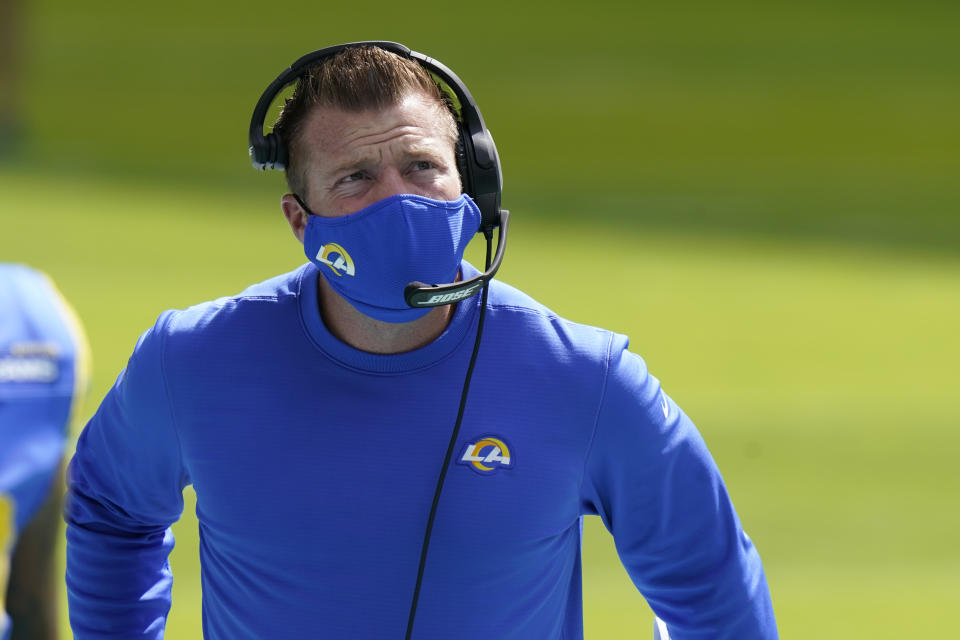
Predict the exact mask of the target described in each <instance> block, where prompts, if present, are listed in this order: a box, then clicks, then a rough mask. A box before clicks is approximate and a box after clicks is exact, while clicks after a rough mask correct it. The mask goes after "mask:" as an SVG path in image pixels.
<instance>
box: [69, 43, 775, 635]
mask: <svg viewBox="0 0 960 640" xmlns="http://www.w3.org/2000/svg"><path fill="white" fill-rule="evenodd" d="M334 49H336V52H335V51H329V52H326V50H324V51H321V52H317V53H316V54H314V55H312V56H310V60H311V61H314V60H315V63H313V64H311V65H310V66H309V67H307V68H305V69H303V73H302V74H301V75H300V76H299V78H300V80H299V83H298V86H297V89H296V90H295V92H294V94H293V97H292V98H291V99H290V100H289V101H288V102H287V103H286V105H285V107H284V109H283V112H282V114H281V116H280V119H279V121H278V122H277V124H276V125H275V127H274V132H273V134H271V135H273V136H274V137H273V138H271V141H272V143H274V144H281V145H282V146H283V148H285V149H286V150H287V152H288V157H284V156H285V155H287V154H286V153H285V154H275V155H273V156H272V157H271V158H269V159H265V158H261V151H262V150H263V149H262V148H259V147H258V145H259V144H260V142H259V141H256V142H254V149H253V156H254V161H255V164H260V165H262V166H266V165H271V167H272V168H280V167H281V166H282V167H284V168H286V171H287V181H288V184H289V187H290V191H291V192H290V193H287V194H286V195H284V196H283V197H282V199H281V207H282V210H283V213H284V216H285V217H286V219H287V222H288V224H289V226H290V228H291V230H292V231H293V233H294V235H295V236H296V238H297V239H298V241H299V242H301V243H303V245H304V251H305V252H306V255H307V258H308V259H309V261H310V262H309V263H307V264H305V265H304V266H302V267H301V268H299V269H297V270H295V271H293V272H291V273H288V274H285V275H281V276H277V277H275V278H273V279H271V280H268V281H266V282H263V283H261V284H257V285H253V286H252V287H250V288H249V289H247V290H246V291H245V292H243V293H241V294H239V295H236V296H232V297H227V298H221V299H219V300H216V301H213V302H208V303H204V304H200V305H197V306H194V307H191V308H189V309H186V310H181V311H167V312H164V313H163V314H161V316H160V318H159V320H158V321H157V323H156V325H155V326H154V327H153V328H152V329H150V330H148V331H147V332H146V333H144V334H143V335H142V336H141V338H140V340H139V342H138V343H137V345H136V347H135V349H134V353H133V355H132V356H131V358H130V361H129V363H128V365H127V367H126V369H125V370H124V372H123V373H121V375H120V376H119V378H118V379H117V382H116V384H115V386H114V387H113V388H112V389H111V390H110V391H109V392H108V394H107V396H106V398H105V399H104V401H103V403H102V404H101V406H100V408H99V410H98V411H97V413H96V415H95V416H94V417H93V418H92V419H91V421H90V422H89V423H88V424H87V426H86V428H85V429H84V431H83V433H82V434H81V436H80V439H79V441H78V444H77V452H76V455H75V456H74V458H73V460H72V462H71V464H70V469H69V472H68V476H69V490H70V494H69V495H70V499H69V503H68V509H67V524H68V527H67V591H68V597H69V600H70V619H71V625H72V627H73V630H74V633H75V637H76V638H77V639H78V640H87V639H94V638H112V637H124V638H133V637H137V638H161V637H162V636H163V632H164V626H165V623H166V616H167V613H168V611H169V608H170V605H171V597H172V596H171V586H172V575H171V572H170V567H169V564H168V554H169V552H170V550H171V548H172V547H173V536H172V533H171V531H170V528H169V527H170V525H171V524H172V523H173V522H175V521H176V520H177V519H178V518H179V517H180V515H181V513H182V510H183V493H182V492H183V489H184V487H186V486H187V485H188V484H192V485H193V486H194V489H195V491H196V495H197V516H198V521H199V528H200V563H201V575H202V584H203V633H204V636H205V637H207V638H212V639H218V640H238V639H242V638H261V639H267V638H308V637H323V638H336V639H340V638H356V639H367V638H369V639H380V638H401V637H406V638H420V639H427V638H433V639H444V640H447V639H450V638H457V639H458V640H463V639H471V638H478V639H479V638H484V639H486V638H497V639H498V640H509V639H516V640H531V639H535V640H542V639H547V638H550V639H553V638H568V639H569V640H574V639H576V638H582V637H583V623H582V604H581V593H580V561H581V558H580V537H581V523H582V516H584V515H600V516H601V517H602V518H603V520H604V522H605V524H606V525H607V527H608V528H609V529H610V531H611V532H612V534H613V537H614V539H615V541H616V544H617V548H618V550H619V552H620V557H621V559H622V561H623V564H624V567H625V568H626V570H627V571H628V573H629V574H630V576H631V577H632V578H633V580H634V582H635V584H636V585H637V587H638V588H639V589H640V591H641V592H642V593H643V595H644V596H645V597H646V598H647V600H648V601H649V602H650V604H651V607H652V608H653V610H654V612H655V613H656V614H657V615H658V616H659V617H660V618H662V619H663V620H664V621H665V622H666V626H665V627H664V626H663V625H661V626H660V627H658V630H659V632H660V633H661V634H662V633H664V632H665V631H666V628H669V630H670V633H671V634H672V635H673V636H674V638H675V639H677V640H684V639H688V638H711V639H714V640H716V639H721V638H738V639H741V640H745V639H760V638H762V639H769V638H775V637H777V631H776V624H775V622H774V617H773V611H772V606H771V602H770V595H769V592H768V588H767V584H766V578H765V576H764V572H763V568H762V566H761V562H760V558H759V555H758V554H757V551H756V549H755V548H754V546H753V544H752V542H751V541H750V539H749V538H748V537H747V536H746V534H745V533H744V531H743V529H742V527H741V525H740V522H739V520H738V518H737V515H736V513H735V511H734V509H733V505H732V503H731V502H730V499H729V497H728V495H727V492H726V489H725V487H724V484H723V480H722V479H721V477H720V473H719V471H718V470H717V467H716V465H715V463H714V461H713V459H712V458H711V456H710V454H709V452H708V451H707V449H706V446H705V444H704V443H703V440H702V439H701V437H700V435H699V433H698V432H697V430H696V428H695V427H694V426H693V424H692V422H691V421H690V420H689V418H688V417H687V416H686V415H685V414H684V413H683V412H682V411H681V410H680V408H679V407H678V406H677V404H676V403H675V402H674V401H673V400H671V399H670V398H669V397H668V396H667V395H666V394H665V393H664V392H663V391H662V390H661V388H660V383H659V381H658V380H657V379H656V378H654V377H653V376H652V375H650V374H649V373H648V372H647V370H646V365H645V364H644V362H643V361H642V360H641V359H640V357H638V356H636V355H634V354H632V353H630V352H629V351H628V350H627V340H626V338H625V337H624V336H618V335H616V334H613V333H611V332H608V331H604V330H601V329H597V328H593V327H586V326H583V325H578V324H575V323H572V322H569V321H567V320H564V319H562V318H559V317H557V316H556V315H555V314H554V313H552V312H551V311H550V310H548V309H546V308H544V307H543V306H542V305H539V304H538V303H536V302H535V301H534V300H532V299H531V298H529V297H527V296H526V295H525V294H523V293H521V292H519V291H517V290H516V289H513V288H512V287H510V286H508V285H505V284H503V283H500V282H498V281H493V282H491V283H490V284H489V285H484V282H485V281H484V279H483V278H485V277H486V276H483V277H481V276H479V271H478V270H477V269H476V268H474V267H473V266H472V265H470V264H469V263H467V262H466V261H462V256H463V251H464V246H465V245H466V244H467V242H469V240H470V239H471V238H473V237H474V236H475V234H476V233H477V232H478V230H479V229H483V230H484V234H485V235H486V236H487V239H488V256H487V262H488V264H489V263H490V262H491V258H490V247H491V244H490V242H491V236H492V228H489V227H485V226H484V225H485V222H484V221H485V220H487V215H488V211H489V208H490V206H491V205H493V207H494V212H493V213H494V214H496V213H497V209H498V208H499V178H497V179H496V180H495V182H496V187H495V189H494V191H495V194H494V195H495V196H496V197H495V198H492V199H491V198H490V197H489V196H490V195H491V194H490V193H489V192H486V191H484V190H482V189H478V187H477V185H478V184H479V183H480V180H479V178H478V176H487V175H488V174H486V173H484V171H493V170H496V173H497V174H498V173H499V167H498V165H497V166H494V165H495V161H494V160H493V159H492V158H493V156H495V150H494V149H493V148H492V139H490V141H489V143H490V144H489V146H487V147H485V148H484V151H485V152H486V156H485V160H484V159H481V158H480V157H479V156H476V155H475V156H471V149H474V150H476V149H477V148H478V145H480V146H483V145H485V144H486V142H485V136H486V135H488V134H487V133H486V131H485V128H483V127H482V119H480V118H479V113H478V112H477V114H476V115H471V111H470V109H468V108H467V107H468V105H469V103H470V102H472V98H469V96H468V95H467V94H466V93H464V92H462V91H461V92H460V93H457V92H454V93H455V94H456V95H455V96H454V97H451V93H450V92H449V87H447V88H444V87H442V86H441V87H438V84H437V76H436V75H434V76H431V75H429V74H428V71H429V72H431V73H437V72H438V70H437V69H436V67H434V68H433V69H431V68H430V67H429V66H427V65H430V64H431V63H430V62H427V60H429V59H421V58H411V57H409V55H410V52H409V51H405V54H406V55H398V54H397V53H396V51H398V49H396V48H394V49H393V50H387V49H388V47H384V46H366V47H360V46H356V45H353V46H345V47H343V48H339V47H338V48H334ZM401 49H402V47H401ZM400 53H404V50H400ZM298 69H299V67H298V66H297V65H294V67H292V68H291V73H299V71H298ZM288 80H289V82H294V81H296V76H295V75H294V76H293V77H291V78H286V76H284V75H282V76H281V77H280V78H278V79H277V80H276V81H274V83H273V84H271V87H273V88H277V91H279V87H281V86H283V85H284V84H285V82H287V81H288ZM270 92H271V89H268V91H267V92H266V93H265V94H264V97H262V98H261V101H260V104H259V105H258V110H259V109H260V107H261V106H262V105H264V104H266V105H269V103H270V101H271V99H272V97H273V95H271V93H270ZM274 95H275V94H274ZM454 98H456V99H454ZM457 103H459V104H457ZM265 112H266V107H264V110H263V113H264V114H265ZM260 125H262V122H261V123H259V124H258V123H257V117H256V112H255V117H254V122H253V124H252V125H251V130H252V131H255V130H256V129H258V128H260V129H262V127H261V126H260ZM466 132H469V133H466ZM259 133H260V136H261V140H263V138H262V130H261V131H260V132H259ZM251 135H252V136H253V137H254V138H255V137H256V134H254V133H252V134H251ZM467 135H470V136H471V137H470V141H471V142H470V145H472V146H470V145H467V140H466V139H465V137H466V136H467ZM263 148H267V145H264V147H263ZM480 155H483V154H480ZM499 213H500V216H501V217H500V218H499V222H498V225H499V226H500V229H501V237H500V243H501V244H502V243H503V241H504V235H505V233H506V230H505V226H506V220H507V214H506V213H505V212H499ZM488 231H489V233H487V232H488ZM250 249H252V248H238V250H240V251H239V253H242V251H244V250H250ZM494 264H497V263H496V261H495V260H494ZM488 273H489V275H491V277H492V271H488ZM478 277H480V278H481V279H479V280H477V278H478ZM415 281H419V282H426V283H451V284H450V285H449V286H445V287H444V288H441V289H439V291H442V292H443V293H435V294H434V295H431V291H432V292H436V291H438V289H436V288H431V287H429V286H428V287H425V289H426V296H428V299H425V300H426V302H427V304H428V305H430V304H434V303H436V304H439V305H440V306H425V307H421V306H417V305H416V304H415V301H416V300H415V299H414V298H411V297H405V296H406V294H405V293H404V292H405V291H408V290H409V289H410V287H413V289H414V290H419V288H418V287H416V286H413V285H408V283H413V282H415ZM405 285H406V288H405ZM451 287H452V288H451ZM481 289H482V293H480V294H479V295H474V294H477V293H478V292H480V291H481ZM632 294H633V292H631V293H630V294H629V295H632ZM447 303H451V304H447ZM481 335H482V338H483V340H482V342H481V340H480V337H481ZM445 451H446V454H445V453H444V452H445ZM445 456H446V457H445ZM441 461H443V463H442V464H441ZM638 597H639V596H638Z"/></svg>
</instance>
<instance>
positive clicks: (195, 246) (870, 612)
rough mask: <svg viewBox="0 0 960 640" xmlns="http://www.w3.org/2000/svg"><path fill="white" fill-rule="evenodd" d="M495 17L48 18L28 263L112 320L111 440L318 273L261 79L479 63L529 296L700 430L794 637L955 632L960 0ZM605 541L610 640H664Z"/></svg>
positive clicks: (5, 194) (79, 303)
mask: <svg viewBox="0 0 960 640" xmlns="http://www.w3.org/2000/svg"><path fill="white" fill-rule="evenodd" d="M476 9H477V10H476V11H475V12H474V13H475V15H473V16H472V17H471V19H470V20H469V21H468V20H466V18H465V15H464V13H463V9H462V8H458V7H454V6H451V5H449V3H432V2H429V1H428V2H426V3H421V4H419V5H417V7H416V8H415V10H414V9H413V8H411V7H402V8H401V7H398V6H396V5H395V4H389V3H385V2H376V1H375V2H373V3H372V5H369V4H368V5H364V6H363V7H353V6H352V5H338V6H335V7H334V6H326V5H324V6H320V5H311V6H309V7H304V6H302V4H301V3H295V2H292V1H291V0H279V1H278V2H274V3H272V4H271V5H270V7H269V10H267V9H265V8H264V7H262V6H261V5H260V4H257V3H253V2H252V1H250V0H241V1H239V2H236V3H232V4H231V5H230V10H229V14H225V13H223V11H224V9H223V8H222V7H221V6H220V5H214V4H213V3H208V4H196V3H192V2H186V0H172V1H171V2H167V3H164V4H163V6H162V7H159V6H158V7H153V8H149V9H144V8H143V7H141V6H139V5H135V4H122V3H117V2H114V1H112V0H92V1H91V2H87V3H83V4H82V5H77V4H76V3H67V2H65V1H64V0H44V1H43V2H39V3H33V4H32V5H31V7H30V9H29V12H28V17H29V20H28V24H27V35H28V38H27V44H28V54H29V55H28V56H27V58H26V65H27V70H28V75H27V76H26V77H25V79H24V91H23V96H22V97H23V104H24V113H25V120H26V124H27V128H28V132H29V137H28V138H27V139H26V140H25V143H24V146H23V148H22V149H21V150H20V155H19V156H18V157H17V159H16V160H17V161H16V163H14V161H13V159H10V158H8V159H7V161H6V163H5V164H0V260H3V261H15V262H16V261H22V262H26V263H29V264H32V265H34V266H37V267H39V268H42V269H44V270H46V271H47V272H48V273H50V274H51V276H53V278H54V279H55V280H56V281H57V283H58V284H59V286H60V287H61V289H62V290H63V291H64V293H65V294H66V295H67V297H68V298H69V299H70V300H71V301H72V302H73V304H74V305H75V307H76V308H77V310H78V312H79V314H80V316H81V317H82V318H83V321H84V323H85V325H86V327H87V330H88V333H89V336H90V341H91V345H92V348H93V356H94V380H93V389H92V392H91V399H90V402H89V403H88V405H87V407H86V411H85V414H86V415H87V416H88V415H89V414H90V413H92V411H93V410H94V409H95V407H96V404H97V403H98V402H99V400H100V398H102V396H103V394H104V393H105V391H106V389H107V388H108V387H109V385H110V384H111V383H112V382H113V379H114V377H115V376H116V375H117V373H118V372H119V371H120V369H121V368H122V367H123V365H124V363H125V361H126V358H127V357H128V356H129V353H130V350H131V349H132V347H133V345H134V343H135V341H136V339H137V336H138V335H139V334H140V332H141V331H143V330H144V329H145V328H147V327H148V326H150V325H151V324H152V323H153V321H154V320H155V318H156V316H157V315H158V314H159V313H160V311H162V310H163V309H167V308H171V307H183V306H186V305H189V304H192V303H195V302H199V301H202V300H205V299H209V298H212V297H215V296H220V295H225V294H230V293H235V292H237V291H240V290H241V289H243V288H244V287H246V286H247V285H248V284H250V283H251V282H255V281H259V280H262V279H264V278H267V277H269V276H271V275H274V274H276V273H279V272H281V271H285V270H288V269H290V268H293V267H294V266H296V265H298V264H300V263H301V262H302V261H303V254H302V253H301V250H300V248H299V245H297V244H296V241H295V240H294V239H293V237H292V235H291V234H290V232H289V231H288V230H287V228H286V225H285V223H284V221H283V219H282V216H281V214H280V211H279V207H278V200H279V196H280V194H281V193H282V180H281V179H280V177H279V176H276V175H267V176H263V175H256V174H254V173H253V172H252V170H251V169H250V168H249V164H248V163H247V162H246V160H245V138H244V136H245V130H246V127H247V124H248V118H249V111H250V109H251V108H252V106H253V103H254V101H255V99H256V98H257V96H259V93H260V91H261V90H262V89H263V86H264V85H265V84H266V83H267V82H268V81H269V80H270V79H272V78H273V77H274V76H275V75H276V73H278V72H279V71H280V70H281V69H282V68H283V67H284V66H285V65H286V64H288V63H289V62H290V61H291V60H293V59H294V58H296V57H297V56H299V55H300V54H302V53H304V52H306V51H308V50H311V49H314V48H319V47H321V46H325V45H328V44H333V43H337V42H344V41H349V40H357V39H365V38H392V39H396V40H400V41H401V42H404V43H406V44H408V45H410V46H411V47H413V48H415V49H418V50H420V51H424V52H426V53H429V54H431V55H435V56H436V57H437V58H439V59H440V60H442V61H443V62H445V63H447V64H448V65H450V66H451V67H452V68H453V69H455V70H456V72H457V73H458V74H459V75H460V76H461V77H462V78H463V79H464V80H465V81H466V82H467V84H468V85H469V86H470V88H471V90H472V92H473V94H474V96H475V97H476V98H477V100H478V102H479V103H480V105H481V107H482V108H483V111H484V115H485V117H486V119H487V122H488V124H489V125H490V127H491V129H492V130H493V132H494V134H495V137H496V139H497V143H498V146H499V149H500V152H501V155H502V157H503V161H504V167H505V184H506V189H505V196H504V204H505V206H507V207H508V208H510V209H511V210H512V211H513V213H514V216H513V218H512V220H513V221H512V232H511V246H510V248H509V250H508V252H507V257H506V259H505V262H504V266H503V268H502V270H501V278H502V279H503V280H505V281H507V282H509V283H511V284H514V285H517V286H519V287H521V288H523V289H524V290H526V291H527V292H528V293H530V294H531V295H533V296H534V297H536V298H538V299H539V300H541V301H542V302H544V303H546V304H547V305H549V306H551V307H553V308H554V309H555V310H556V311H557V312H559V313H561V314H563V315H565V316H567V317H570V318H572V319H574V320H578V321H580V322H584V323H589V324H596V325H600V326H604V327H607V328H610V329H615V330H617V331H620V332H623V333H626V334H628V335H629V336H630V337H631V344H632V347H633V349H634V350H635V351H636V352H638V353H640V354H641V355H643V356H644V358H645V359H646V360H647V362H648V364H649V366H650V369H651V371H652V372H653V373H654V374H655V375H657V376H658V377H659V378H660V379H661V380H662V381H663V383H664V386H665V388H666V389H667V391H668V392H669V393H670V394H671V396H672V397H674V398H675V399H676V400H677V401H678V402H679V403H680V404H681V406H683V407H684V409H685V410H686V412H687V413H688V414H690V415H691V417H692V418H693V419H694V421H695V422H696V423H697V425H698V426H699V428H700V430H701V431H702V433H703V435H704V437H705V439H706V441H707V443H708V445H709V446H710V448H711V451H712V452H713V454H714V456H715V457H716V459H717V461H718V463H719V465H720V468H721V470H722V471H723V473H724V477H725V478H726V481H727V483H728V486H729V488H730V491H731V494H732V496H733V498H734V502H735V504H736V506H737V509H738V511H739V513H740V516H741V518H742V520H743V521H744V524H745V527H746V529H747V530H748V532H749V533H750V534H751V537H752V538H753V539H754V541H755V542H756V544H757V546H758V548H759V549H760V552H761V555H762V556H763V559H764V563H765V567H766V570H767V577H768V580H769V582H770V587H771V590H772V594H773V600H774V606H775V609H776V613H777V618H778V623H779V626H780V631H781V635H782V637H784V638H823V639H840V638H844V639H846V638H870V639H874V638H877V639H884V638H889V639H891V640H893V639H896V640H901V639H902V638H912V637H944V636H947V635H949V633H950V631H949V629H951V628H955V627H957V626H960V613H958V611H957V608H956V606H955V603H956V602H957V601H958V599H960V545H958V544H957V540H960V509H958V499H957V496H958V495H960V473H958V472H957V471H956V463H955V460H954V459H955V458H956V453H957V451H958V450H960V429H958V427H960V402H958V401H957V396H958V394H957V391H956V389H957V386H958V383H960V374H958V373H957V362H958V361H960V332H958V331H957V327H958V326H960V188H958V187H957V186H956V184H955V182H956V176H957V175H960V154H958V153H957V149H958V148H960V119H958V118H957V117H956V114H957V113H960V84H958V83H957V82H956V79H957V77H960V54H958V51H957V46H956V44H955V43H956V42H957V41H958V36H960V32H958V27H957V25H958V24H960V5H957V4H956V3H947V2H940V1H938V0H920V1H918V2H914V3H911V4H910V5H909V6H907V5H904V4H902V3H895V2H884V1H877V2H869V3H868V2H864V1H862V0H853V1H851V2H845V3H827V2H820V1H818V0H813V1H811V2H807V3H802V4H801V3H790V4H786V3H778V4H770V3H758V2H742V1H733V2H729V3H723V4H717V3H710V2H704V1H696V2H685V3H673V4H667V3H660V4H656V5H654V4H652V3H644V2H635V3H622V2H613V1H609V0H602V1H600V2H593V3H582V2H579V3H578V2H558V3H551V4H550V6H549V8H547V7H546V6H542V7H541V6H538V5H537V4H535V3H533V4H517V3H515V2H505V1H504V0H491V2H489V3H485V5H484V6H483V7H478V8H476ZM471 252H472V253H471V255H473V256H475V257H476V256H477V255H478V251H477V247H472V248H471ZM475 261H477V260H476V259H475ZM611 301H613V302H611ZM192 504H193V502H192V495H188V500H187V509H186V511H185V514H184V518H183V519H182V520H181V522H180V523H178V525H177V526H176V529H175V532H176V535H177V539H178V544H177V548H176V549H175V551H174V552H173V556H172V562H173V564H174V573H175V575H176V580H175V587H174V607H173V610H172V612H171V616H170V620H169V624H168V631H167V637H169V638H176V639H178V640H179V639H181V638H183V639H188V640H189V639H193V638H200V635H201V634H200V585H199V577H198V576H199V566H198V563H197V557H196V547H197V533H196V520H195V518H194V516H193V513H192V508H193V507H192ZM586 531H587V535H586V541H585V552H584V553H585V567H584V592H585V597H584V599H585V602H584V608H585V619H586V633H587V638H588V639H590V640H606V639H619V638H624V639H626V638H644V637H649V633H650V616H651V614H650V612H649V610H648V609H647V607H646V605H645V604H644V603H643V600H642V598H641V597H640V596H639V595H638V594H637V593H636V591H635V589H633V587H632V586H631V584H630V582H629V580H628V578H627V577H626V574H625V573H624V571H623V569H622V568H621V567H620V565H619V563H618V561H617V559H616V556H615V552H614V551H613V546H612V542H611V540H610V538H609V536H608V535H607V534H606V533H605V531H604V530H603V527H602V525H600V524H599V522H597V521H596V520H595V519H592V521H589V522H588V524H587V528H586ZM63 604H64V607H63V610H64V621H63V625H64V630H65V631H64V632H65V634H66V637H69V633H68V632H67V631H66V629H67V626H66V608H65V601H64V603H63Z"/></svg>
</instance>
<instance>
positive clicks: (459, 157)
mask: <svg viewBox="0 0 960 640" xmlns="http://www.w3.org/2000/svg"><path fill="white" fill-rule="evenodd" d="M458 130H459V127H458ZM459 133H460V135H459V136H457V143H456V144H455V145H454V147H453V155H454V158H455V159H456V162H457V173H459V174H460V190H461V191H463V192H464V193H466V194H471V193H473V176H472V175H470V167H469V164H468V163H467V152H466V150H465V149H464V146H463V131H459Z"/></svg>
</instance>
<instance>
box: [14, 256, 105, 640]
mask: <svg viewBox="0 0 960 640" xmlns="http://www.w3.org/2000/svg"><path fill="white" fill-rule="evenodd" d="M86 352H87V350H86V340H85V338H84V336H83V332H82V331H81V329H80V325H79V323H77V322H76V320H75V318H74V315H73V312H72V311H71V310H70V308H69V307H68V306H67V304H66V303H65V302H64V301H63V299H62V298H61V296H60V294H59V292H58V291H57V290H56V288H55V287H54V286H53V284H52V283H51V282H50V280H49V279H48V278H47V277H46V276H44V275H43V274H41V273H38V272H36V271H34V270H32V269H29V268H27V267H24V266H21V265H13V264H3V263H0V640H8V639H9V640H27V639H29V640H40V639H52V638H56V637H57V615H56V614H57V593H58V591H59V590H58V589H57V584H58V581H56V580H55V579H54V577H53V573H54V563H53V557H54V550H55V549H56V540H57V535H58V529H59V527H60V507H61V504H62V500H63V487H62V477H63V464H62V460H63V448H64V443H65V442H66V439H67V435H68V432H69V425H70V422H71V417H72V416H73V415H75V412H76V406H77V400H78V399H79V397H80V396H81V395H82V391H83V390H85V388H86V380H87V375H86V373H87V371H86V366H87V359H86Z"/></svg>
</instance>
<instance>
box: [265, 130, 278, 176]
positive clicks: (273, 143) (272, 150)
mask: <svg viewBox="0 0 960 640" xmlns="http://www.w3.org/2000/svg"><path fill="white" fill-rule="evenodd" d="M264 140H265V141H266V143H267V144H266V152H267V162H268V166H269V167H270V168H271V169H276V168H277V136H275V135H274V134H273V133H268V134H267V135H266V136H265V137H264Z"/></svg>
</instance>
